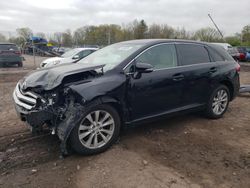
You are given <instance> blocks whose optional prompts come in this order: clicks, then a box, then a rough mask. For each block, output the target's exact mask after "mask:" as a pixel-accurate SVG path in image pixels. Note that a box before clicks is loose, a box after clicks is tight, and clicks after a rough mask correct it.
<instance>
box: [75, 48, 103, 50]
mask: <svg viewBox="0 0 250 188" xmlns="http://www.w3.org/2000/svg"><path fill="white" fill-rule="evenodd" d="M74 49H79V50H98V49H99V48H74Z"/></svg>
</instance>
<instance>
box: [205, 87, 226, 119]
mask: <svg viewBox="0 0 250 188" xmlns="http://www.w3.org/2000/svg"><path fill="white" fill-rule="evenodd" d="M219 92H221V95H220V93H219ZM229 100H230V93H229V90H228V87H226V86H225V85H220V86H218V87H217V88H216V89H215V90H214V91H213V92H212V94H211V96H210V98H209V101H208V103H207V107H206V115H207V117H208V118H211V119H218V118H221V117H222V116H223V114H224V113H225V112H226V111H227V108H228V104H229ZM216 106H217V107H216ZM216 109H217V110H216ZM216 112H217V113H216Z"/></svg>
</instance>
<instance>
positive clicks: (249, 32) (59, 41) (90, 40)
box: [0, 20, 250, 47]
mask: <svg viewBox="0 0 250 188" xmlns="http://www.w3.org/2000/svg"><path fill="white" fill-rule="evenodd" d="M16 32H17V36H12V37H9V38H7V37H5V36H4V35H2V34H0V42H6V41H8V42H12V43H16V44H17V45H22V44H23V43H25V42H26V41H27V39H29V38H30V37H31V36H37V37H42V38H45V39H47V40H48V42H49V43H52V44H53V45H55V46H65V47H72V46H83V45H99V46H106V45H108V44H112V43H116V42H120V41H124V40H133V39H147V38H166V39H187V40H198V41H206V42H227V43H229V44H231V45H233V46H239V45H244V46H250V24H249V25H246V26H244V27H243V28H242V30H241V31H240V32H239V33H236V34H234V35H232V36H228V37H225V38H222V37H221V35H220V33H219V32H218V31H217V30H216V29H214V28H211V27H206V28H201V29H198V30H196V31H194V32H191V31H187V30H186V29H185V28H173V27H171V26H169V25H167V24H151V25H147V23H146V22H145V21H144V20H140V21H138V20H134V21H133V22H130V23H128V24H123V25H116V24H102V25H98V26H95V25H90V26H83V27H80V28H78V29H76V30H75V31H71V30H70V29H67V30H66V31H64V32H55V33H52V34H45V33H43V32H38V33H33V31H32V30H31V29H30V28H26V27H24V28H18V29H16Z"/></svg>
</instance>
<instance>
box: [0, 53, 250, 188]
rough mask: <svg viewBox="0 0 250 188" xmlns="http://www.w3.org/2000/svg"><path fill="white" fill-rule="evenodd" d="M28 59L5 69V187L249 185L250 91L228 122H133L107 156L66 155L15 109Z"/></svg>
mask: <svg viewBox="0 0 250 188" xmlns="http://www.w3.org/2000/svg"><path fill="white" fill-rule="evenodd" d="M25 59H26V61H25V63H24V68H21V69H20V68H5V69H0V120H1V121H0V187H25V188H29V187H61V188H62V187H69V186H71V187H95V188H96V187H97V188H98V187H108V188H109V187H171V188H174V187H185V188H186V187H206V188H207V187H208V188H210V187H211V188H214V187H216V188H217V187H223V188H228V187H241V188H249V187H250V178H249V177H250V137H249V135H250V124H249V121H250V94H244V95H241V96H239V97H237V98H236V100H234V101H233V102H232V103H231V104H230V106H229V109H228V112H227V113H226V114H225V116H224V117H223V118H222V119H219V120H207V119H206V118H204V117H202V116H201V115H198V114H189V115H185V116H180V117H174V118H169V119H165V120H162V121H157V122H154V123H151V124H144V125H140V126H136V127H130V128H127V129H125V130H123V131H122V133H121V137H120V139H119V141H118V142H117V143H116V144H115V145H114V146H113V147H112V148H111V149H109V150H108V151H106V152H104V153H102V154H99V155H95V156H88V157H86V156H80V155H77V154H72V155H71V156H69V157H66V158H65V159H60V158H59V154H60V150H59V140H58V139H57V137H56V136H52V135H49V134H46V133H44V134H42V135H39V136H32V135H31V133H30V132H29V129H28V128H27V126H26V125H25V124H24V123H23V122H21V121H20V120H19V119H18V117H17V116H16V113H15V110H14V108H13V102H12V99H11V95H12V91H13V89H14V87H15V84H16V82H17V81H18V79H20V78H21V77H22V76H24V75H25V74H26V73H27V72H28V71H30V70H31V69H33V62H32V57H29V56H25ZM42 59H43V58H37V64H39V62H41V60H42ZM248 71H250V69H249V67H248V66H247V65H243V66H242V71H241V83H242V84H247V83H250V72H248Z"/></svg>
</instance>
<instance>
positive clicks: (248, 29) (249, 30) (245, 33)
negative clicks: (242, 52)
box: [241, 25, 250, 45]
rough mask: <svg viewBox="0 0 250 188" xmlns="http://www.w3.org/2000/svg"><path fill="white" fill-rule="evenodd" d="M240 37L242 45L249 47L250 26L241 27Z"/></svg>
mask: <svg viewBox="0 0 250 188" xmlns="http://www.w3.org/2000/svg"><path fill="white" fill-rule="evenodd" d="M241 35H242V43H243V44H244V45H250V25H246V26H244V27H243V29H242V31H241Z"/></svg>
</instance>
